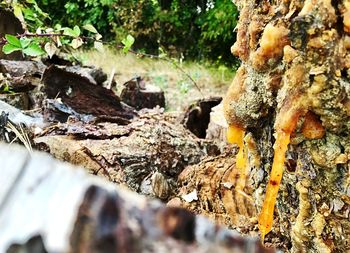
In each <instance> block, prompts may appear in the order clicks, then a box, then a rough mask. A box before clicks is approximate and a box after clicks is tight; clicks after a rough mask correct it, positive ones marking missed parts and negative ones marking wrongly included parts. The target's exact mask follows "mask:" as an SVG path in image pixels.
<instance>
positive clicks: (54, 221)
mask: <svg viewBox="0 0 350 253" xmlns="http://www.w3.org/2000/svg"><path fill="white" fill-rule="evenodd" d="M0 157H1V158H2V167H1V174H0V185H1V187H0V224H1V232H0V234H1V236H0V252H8V253H10V252H11V253H17V252H31V253H44V252H56V253H60V252H192V253H195V252H213V251H215V252H218V253H219V252H235V253H254V252H259V253H260V252H261V253H263V252H274V250H272V249H270V250H267V249H264V248H263V247H262V246H261V244H260V242H259V240H258V239H257V238H255V239H254V238H248V237H247V238H243V237H241V236H239V235H238V234H237V233H235V232H233V231H229V230H227V229H224V228H222V227H219V226H217V225H214V224H213V223H211V222H209V221H208V220H206V219H205V218H203V217H200V216H194V215H193V214H191V213H189V212H188V211H186V210H184V209H180V208H176V207H166V206H164V205H162V204H161V203H160V202H159V201H156V200H147V199H145V198H144V197H141V196H138V195H137V194H135V193H131V192H128V191H126V190H123V189H121V188H119V189H117V188H116V187H115V186H114V185H112V184H109V183H106V182H104V181H103V180H101V179H98V178H97V177H93V176H89V175H87V174H86V173H85V172H84V171H83V170H81V169H79V168H75V167H73V166H72V165H69V164H66V163H61V162H58V161H55V160H54V159H53V158H52V157H50V156H48V155H47V154H40V153H34V154H33V155H30V154H28V153H27V151H26V150H25V149H23V148H19V147H13V146H7V145H0Z"/></svg>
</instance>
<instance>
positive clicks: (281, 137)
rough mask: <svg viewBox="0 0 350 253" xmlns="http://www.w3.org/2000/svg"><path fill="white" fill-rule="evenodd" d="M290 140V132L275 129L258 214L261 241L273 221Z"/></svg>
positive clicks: (269, 229)
mask: <svg viewBox="0 0 350 253" xmlns="http://www.w3.org/2000/svg"><path fill="white" fill-rule="evenodd" d="M289 142H290V133H286V132H285V131H283V130H279V131H277V138H276V142H275V145H274V158H273V164H272V169H271V173H270V179H269V183H268V185H267V189H266V195H265V200H264V204H263V207H262V209H261V213H260V215H259V219H258V221H259V230H260V232H261V238H262V241H263V240H264V238H265V235H266V234H267V233H269V232H270V231H271V228H272V223H273V213H274V209H275V204H276V199H277V194H278V190H279V187H280V183H281V180H282V175H283V171H284V161H285V154H286V152H287V148H288V144H289Z"/></svg>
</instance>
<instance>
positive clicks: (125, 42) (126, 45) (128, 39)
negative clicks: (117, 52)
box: [122, 34, 135, 53]
mask: <svg viewBox="0 0 350 253" xmlns="http://www.w3.org/2000/svg"><path fill="white" fill-rule="evenodd" d="M134 42H135V38H134V37H133V36H131V35H130V34H129V35H128V36H126V38H125V39H123V40H122V44H123V45H124V48H123V52H124V53H127V52H128V51H129V50H130V48H131V46H132V45H133V44H134Z"/></svg>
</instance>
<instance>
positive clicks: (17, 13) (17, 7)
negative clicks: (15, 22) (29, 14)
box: [13, 4, 25, 23]
mask: <svg viewBox="0 0 350 253" xmlns="http://www.w3.org/2000/svg"><path fill="white" fill-rule="evenodd" d="M13 14H14V15H15V16H16V18H18V19H19V20H20V21H21V22H22V23H24V22H25V21H24V17H23V13H22V8H21V6H20V5H19V4H14V5H13Z"/></svg>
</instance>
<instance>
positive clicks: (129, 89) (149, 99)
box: [120, 77, 165, 110]
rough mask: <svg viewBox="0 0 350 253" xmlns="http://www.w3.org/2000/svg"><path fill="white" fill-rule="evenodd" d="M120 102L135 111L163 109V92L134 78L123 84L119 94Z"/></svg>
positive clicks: (138, 78) (140, 79) (139, 78)
mask: <svg viewBox="0 0 350 253" xmlns="http://www.w3.org/2000/svg"><path fill="white" fill-rule="evenodd" d="M120 98H121V100H122V101H123V102H124V103H126V104H128V105H130V106H132V107H134V108H135V109H137V110H140V109H142V108H149V109H152V108H154V107H156V106H159V107H161V108H164V107H165V96H164V91H162V90H161V89H160V88H159V87H156V86H154V85H151V84H147V83H146V82H145V81H144V80H143V79H142V78H141V77H136V78H133V79H131V80H130V81H128V82H126V83H125V84H124V89H123V90H122V92H121V94H120Z"/></svg>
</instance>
